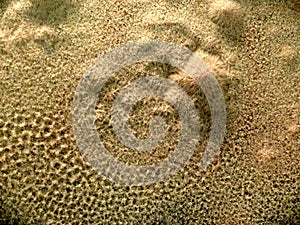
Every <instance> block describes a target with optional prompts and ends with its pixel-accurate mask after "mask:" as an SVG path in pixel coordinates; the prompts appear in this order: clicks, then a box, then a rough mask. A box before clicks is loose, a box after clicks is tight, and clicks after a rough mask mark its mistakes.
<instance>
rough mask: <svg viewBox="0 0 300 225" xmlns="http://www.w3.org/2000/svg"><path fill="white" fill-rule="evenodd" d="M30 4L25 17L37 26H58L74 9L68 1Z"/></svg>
mask: <svg viewBox="0 0 300 225" xmlns="http://www.w3.org/2000/svg"><path fill="white" fill-rule="evenodd" d="M31 3H32V6H31V7H30V8H29V9H27V10H26V12H25V15H27V16H28V17H29V18H30V19H31V20H32V21H34V22H36V23H38V24H47V25H58V24H59V23H61V22H63V21H64V20H66V19H67V18H68V16H69V15H70V14H72V13H74V12H75V9H76V6H75V5H74V4H73V3H72V2H71V1H69V0H61V1H59V0H31Z"/></svg>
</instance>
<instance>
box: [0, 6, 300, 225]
mask: <svg viewBox="0 0 300 225" xmlns="http://www.w3.org/2000/svg"><path fill="white" fill-rule="evenodd" d="M95 2H96V1H92V0H87V1H81V0H66V1H58V0H57V1H56V0H53V1H52V0H51V1H50V0H45V1H41V0H31V1H30V0H28V1H26V0H11V1H1V2H0V5H1V6H0V17H1V19H0V20H1V23H0V91H1V92H0V93H1V99H0V101H1V104H0V169H1V174H0V175H1V176H0V178H1V179H0V196H1V202H0V207H1V208H0V213H1V217H0V219H1V220H0V223H3V224H5V223H7V224H13V223H20V224H220V225H221V224H299V222H300V218H299V215H300V205H299V186H300V184H299V171H300V166H299V165H300V162H299V161H300V160H299V159H300V122H299V117H300V112H299V110H300V87H299V84H300V69H299V63H300V47H299V43H300V11H299V9H300V8H299V1H296V0H295V1H263V0H261V1H242V0H241V1H224V4H225V3H226V4H225V5H226V7H225V9H223V8H222V7H223V5H222V4H221V3H220V1H187V0H184V1H177V0H174V1H170V0H159V1H155V3H152V1H147V0H141V1H126V0H124V1H121V0H118V1H117V0H114V1H101V2H100V3H99V2H98V3H95ZM142 39H159V40H164V41H171V42H175V43H177V44H180V45H182V46H186V47H188V48H189V49H191V50H192V51H195V52H196V53H197V54H198V55H199V56H200V57H203V59H204V60H205V61H206V62H207V64H208V65H209V66H210V67H211V69H212V70H213V71H214V73H215V75H216V77H217V79H218V80H219V82H220V85H221V87H222V89H223V91H224V95H225V98H226V105H227V112H228V124H227V134H226V140H225V143H224V145H223V147H222V150H221V154H220V155H219V156H218V158H216V160H215V161H214V163H213V165H211V166H210V167H209V169H208V170H207V171H205V172H201V173H200V172H198V170H197V162H198V160H199V158H200V157H201V152H202V150H203V148H204V147H205V140H206V138H207V130H208V129H209V112H208V108H207V104H206V102H205V100H204V98H203V96H202V94H201V90H199V89H197V88H196V86H195V83H194V81H193V80H191V79H190V78H188V77H186V75H185V74H183V73H181V72H180V71H177V70H176V69H174V68H169V67H168V66H166V65H160V64H140V65H136V66H132V67H131V68H127V69H126V70H124V71H120V73H119V74H118V75H116V77H115V78H114V79H112V80H111V82H109V83H108V84H107V87H106V89H105V90H104V92H103V95H102V96H100V98H99V105H98V107H97V110H98V112H99V113H98V114H97V115H98V120H97V125H98V131H99V135H100V137H102V138H103V139H104V142H105V144H106V146H107V148H108V149H110V150H111V152H112V154H113V155H115V156H116V157H119V159H120V160H124V161H127V162H129V163H132V164H135V163H136V164H143V163H154V162H156V161H158V160H160V159H161V158H164V157H166V156H167V154H168V153H169V152H170V151H171V150H172V146H173V145H176V140H177V135H178V130H179V129H180V123H179V122H178V116H177V114H176V112H174V109H173V108H172V107H171V106H169V105H168V104H166V103H165V102H162V101H161V100H158V99H150V100H147V101H146V100H145V101H144V102H140V103H139V104H138V105H137V107H136V109H135V111H134V112H133V113H132V115H133V116H132V118H131V120H132V124H133V132H134V133H136V134H137V136H138V137H145V136H147V135H148V133H147V132H148V129H147V125H148V124H147V120H146V119H144V118H147V119H148V118H149V116H151V115H154V114H155V113H160V114H161V115H163V116H165V117H166V119H167V121H168V123H169V124H170V134H169V135H168V136H167V139H166V142H164V145H162V146H160V148H159V149H157V150H155V151H151V152H150V153H149V154H148V155H147V154H146V155H139V154H137V153H136V152H134V151H130V150H127V149H123V148H122V146H119V143H118V141H117V140H115V137H114V135H113V133H112V129H111V126H110V122H109V111H108V110H109V108H110V106H111V103H112V101H113V97H114V95H115V94H116V92H117V91H118V90H120V89H121V88H122V87H123V86H124V85H125V84H126V83H128V82H129V81H130V80H131V79H133V78H135V77H138V76H144V75H150V74H151V75H157V76H164V77H169V78H170V79H172V80H174V81H176V82H178V83H179V84H181V85H182V86H183V87H184V88H185V89H186V91H187V93H189V94H190V95H191V96H192V97H193V99H194V101H195V104H196V106H197V107H198V108H199V113H200V115H201V117H202V118H203V121H202V123H203V127H202V130H203V134H202V136H201V140H200V145H199V150H198V151H197V152H196V153H195V155H194V157H193V158H192V160H191V161H190V162H189V164H188V165H187V166H186V168H185V169H184V171H182V172H181V173H179V174H177V175H175V176H174V177H172V178H171V179H170V180H167V181H165V182H162V183H159V184H155V185H151V186H146V187H138V188H127V187H123V186H120V185H116V184H114V183H112V182H110V181H109V180H106V179H104V178H102V177H101V176H99V175H98V174H96V173H95V172H94V171H93V170H92V168H91V167H90V166H89V165H88V164H87V163H86V162H85V161H84V160H83V159H82V157H81V155H80V152H79V149H78V148H77V147H76V144H75V139H74V135H73V132H72V124H71V104H72V98H73V95H74V92H75V89H76V86H77V83H78V81H79V79H80V78H81V77H82V75H83V73H84V72H85V70H86V69H87V67H88V66H89V65H91V64H92V63H93V61H94V60H95V59H96V58H97V57H99V56H100V55H102V54H104V53H105V52H107V51H109V50H110V49H113V48H115V47H118V46H119V45H121V44H122V43H127V42H128V41H138V40H142ZM140 109H143V110H140ZM116 146H119V147H116Z"/></svg>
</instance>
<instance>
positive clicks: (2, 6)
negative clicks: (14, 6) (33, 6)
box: [0, 0, 11, 16]
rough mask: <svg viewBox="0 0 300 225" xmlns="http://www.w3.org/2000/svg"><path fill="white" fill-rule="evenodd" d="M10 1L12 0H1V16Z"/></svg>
mask: <svg viewBox="0 0 300 225" xmlns="http://www.w3.org/2000/svg"><path fill="white" fill-rule="evenodd" d="M10 3H11V0H0V16H2V15H3V13H4V12H5V10H6V9H7V7H8V6H9V4H10Z"/></svg>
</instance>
